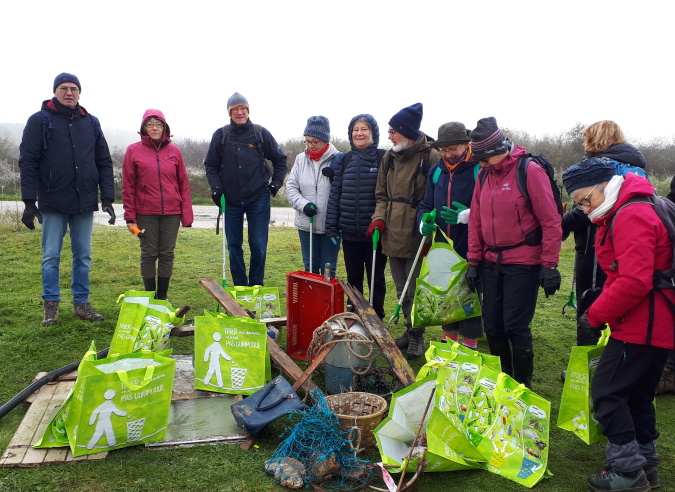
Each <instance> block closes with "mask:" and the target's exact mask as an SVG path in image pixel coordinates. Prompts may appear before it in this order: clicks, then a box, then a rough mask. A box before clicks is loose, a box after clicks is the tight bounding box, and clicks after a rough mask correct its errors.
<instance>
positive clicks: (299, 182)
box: [286, 116, 341, 277]
mask: <svg viewBox="0 0 675 492" xmlns="http://www.w3.org/2000/svg"><path fill="white" fill-rule="evenodd" d="M303 135H304V136H305V144H306V145H307V148H306V149H305V151H304V152H303V153H302V154H299V155H298V156H297V157H296V158H295V164H294V165H293V169H291V173H290V175H289V177H288V181H287V182H286V198H287V199H288V203H290V204H291V206H292V207H293V208H294V209H295V227H297V228H298V234H299V235H300V247H301V248H302V261H303V263H304V266H305V270H306V271H308V272H309V271H311V272H313V273H320V274H322V275H323V274H324V273H325V272H324V267H325V265H326V263H330V265H331V276H333V277H334V276H335V263H337V256H338V252H339V251H340V239H339V238H328V237H326V208H327V205H328V196H329V194H330V179H329V178H328V177H327V176H325V175H324V174H323V173H322V172H321V171H322V169H324V168H327V167H329V166H330V164H331V162H332V161H333V159H335V158H336V156H338V155H341V154H340V152H338V151H337V150H336V149H335V147H334V146H332V145H331V144H330V143H329V141H330V126H329V124H328V118H326V117H325V116H311V117H310V118H309V119H308V120H307V126H306V127H305V131H304V133H303ZM310 218H311V220H312V224H311V231H312V266H311V270H310V265H309V256H310V252H309V249H310V248H309V242H310V240H309V234H310Z"/></svg>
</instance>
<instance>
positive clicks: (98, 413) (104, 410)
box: [87, 389, 127, 449]
mask: <svg viewBox="0 0 675 492" xmlns="http://www.w3.org/2000/svg"><path fill="white" fill-rule="evenodd" d="M116 394H117V393H116V392H115V390H114V389H109V390H108V391H106V392H105V393H104V394H103V398H105V399H106V401H104V402H103V403H101V404H100V405H99V406H98V407H96V408H95V409H94V411H93V412H92V413H91V417H89V425H94V423H96V430H95V431H94V435H93V437H92V438H91V441H89V444H87V449H93V448H94V446H96V444H98V441H99V440H100V439H101V437H102V436H103V434H105V438H106V441H108V447H111V446H115V445H117V439H116V438H115V432H114V430H113V426H112V420H111V417H112V414H113V413H114V414H115V415H118V416H120V417H126V416H127V412H125V411H124V410H120V409H119V408H117V406H116V405H115V404H114V403H113V402H112V401H111V400H112V399H113V398H115V395H116ZM97 419H98V422H97Z"/></svg>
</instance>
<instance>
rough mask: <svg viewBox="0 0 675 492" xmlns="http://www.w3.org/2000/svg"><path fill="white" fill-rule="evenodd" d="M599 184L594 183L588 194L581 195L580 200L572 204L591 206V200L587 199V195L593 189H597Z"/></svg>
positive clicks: (589, 193) (589, 194)
mask: <svg viewBox="0 0 675 492" xmlns="http://www.w3.org/2000/svg"><path fill="white" fill-rule="evenodd" d="M599 189H600V188H599V186H598V185H595V186H594V187H593V188H591V191H589V192H588V195H586V196H585V197H583V198H582V199H581V200H579V201H578V202H574V205H576V206H577V207H590V206H591V201H590V200H589V199H588V197H589V196H591V193H593V192H594V191H595V190H599Z"/></svg>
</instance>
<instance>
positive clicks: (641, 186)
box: [563, 157, 675, 491]
mask: <svg viewBox="0 0 675 492" xmlns="http://www.w3.org/2000/svg"><path fill="white" fill-rule="evenodd" d="M563 183H564V185H565V188H566V189H567V192H568V193H569V194H570V197H571V198H572V200H574V201H575V202H576V203H577V205H578V206H580V207H582V209H583V211H584V213H586V214H588V216H589V218H590V219H591V220H592V221H593V222H594V223H595V224H596V225H597V226H598V229H597V233H596V238H595V242H596V252H597V255H598V263H599V265H600V267H602V269H603V270H604V271H605V272H606V273H607V281H606V282H605V285H604V287H603V289H602V293H601V294H600V296H599V297H598V299H597V300H596V301H595V302H594V303H593V304H592V305H591V307H590V308H589V309H588V310H587V311H586V312H585V313H584V314H583V315H582V316H581V318H580V319H579V326H580V328H583V329H585V330H589V331H592V330H598V329H601V328H603V327H604V326H605V324H606V323H607V324H609V326H610V330H611V337H610V339H609V341H608V343H607V347H606V348H605V350H604V352H603V354H602V357H601V358H600V362H599V364H598V367H597V369H596V372H595V375H594V376H593V381H592V384H591V393H592V397H593V406H594V411H595V417H596V418H597V419H598V421H599V422H600V424H601V425H602V430H603V434H605V435H606V436H607V440H608V442H607V446H606V449H605V457H606V459H607V462H608V466H606V467H605V469H604V470H603V471H602V472H600V473H597V474H595V475H591V476H590V477H589V479H588V483H589V485H590V486H591V488H592V489H593V490H631V491H648V490H651V489H650V487H657V486H658V485H660V481H659V476H658V471H657V466H658V464H659V462H660V459H659V456H658V454H657V452H656V447H655V445H654V440H655V439H656V438H657V437H658V435H659V432H658V431H657V430H656V414H655V411H654V403H653V402H654V394H655V391H656V386H657V384H658V382H659V377H660V376H661V372H662V371H663V368H664V366H665V363H666V358H667V356H668V352H669V349H672V348H673V326H674V324H675V318H674V317H673V314H672V313H671V311H670V308H669V307H668V303H667V299H666V298H665V296H668V297H669V298H670V300H671V301H675V291H673V290H664V291H662V292H655V291H654V290H653V278H654V271H655V270H667V269H669V268H670V266H671V262H672V258H673V245H672V242H671V241H670V239H669V237H668V231H667V230H666V227H665V226H664V225H663V222H662V221H661V219H660V218H659V217H658V215H656V212H655V211H654V209H653V207H652V205H651V204H649V203H643V202H637V203H632V202H631V203H628V204H627V202H628V201H629V200H631V199H632V198H640V197H651V196H653V195H654V187H653V186H652V185H651V184H650V183H649V181H647V180H646V179H645V178H643V177H641V176H637V175H636V174H633V173H628V174H627V175H626V177H622V176H617V175H616V167H615V164H614V163H613V162H611V161H609V160H607V159H599V158H595V157H592V158H590V159H585V160H583V161H581V162H580V163H578V164H575V165H574V166H572V167H570V168H569V169H568V170H567V171H565V172H564V173H563Z"/></svg>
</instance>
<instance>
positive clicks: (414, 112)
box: [389, 103, 422, 140]
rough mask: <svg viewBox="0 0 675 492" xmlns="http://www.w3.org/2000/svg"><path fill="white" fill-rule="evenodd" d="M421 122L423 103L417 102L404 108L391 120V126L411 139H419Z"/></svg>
mask: <svg viewBox="0 0 675 492" xmlns="http://www.w3.org/2000/svg"><path fill="white" fill-rule="evenodd" d="M421 124H422V103H415V104H413V105H412V106H408V107H407V108H403V109H402V110H401V111H399V112H398V113H396V114H395V115H394V116H392V117H391V119H390V120H389V126H391V127H392V128H393V129H394V130H396V131H397V132H399V133H400V134H401V135H403V136H404V137H405V138H409V139H410V140H417V138H418V137H419V136H420V125H421Z"/></svg>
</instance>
